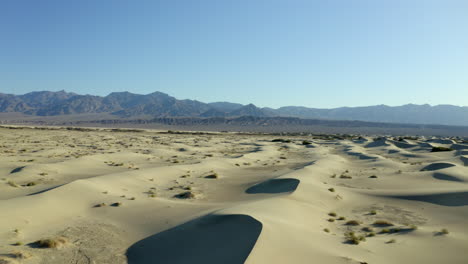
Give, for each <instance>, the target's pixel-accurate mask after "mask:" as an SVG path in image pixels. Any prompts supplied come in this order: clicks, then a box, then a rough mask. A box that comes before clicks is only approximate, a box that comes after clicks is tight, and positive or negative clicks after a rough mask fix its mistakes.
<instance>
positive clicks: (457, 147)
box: [450, 144, 468, 150]
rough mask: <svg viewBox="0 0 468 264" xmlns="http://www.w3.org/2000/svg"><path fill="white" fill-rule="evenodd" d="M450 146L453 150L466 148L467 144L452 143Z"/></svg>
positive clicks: (467, 147) (467, 148)
mask: <svg viewBox="0 0 468 264" xmlns="http://www.w3.org/2000/svg"><path fill="white" fill-rule="evenodd" d="M450 148H452V149H454V150H468V145H464V144H453V145H451V146H450Z"/></svg>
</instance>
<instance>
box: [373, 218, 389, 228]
mask: <svg viewBox="0 0 468 264" xmlns="http://www.w3.org/2000/svg"><path fill="white" fill-rule="evenodd" d="M373 225H374V226H380V227H387V226H393V223H391V222H389V221H386V220H377V221H375V222H374V223H373Z"/></svg>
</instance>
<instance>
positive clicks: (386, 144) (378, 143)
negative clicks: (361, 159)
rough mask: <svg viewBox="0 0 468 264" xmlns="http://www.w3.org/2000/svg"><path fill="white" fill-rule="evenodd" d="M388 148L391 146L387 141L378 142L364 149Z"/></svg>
mask: <svg viewBox="0 0 468 264" xmlns="http://www.w3.org/2000/svg"><path fill="white" fill-rule="evenodd" d="M387 146H390V144H388V143H387V141H386V140H376V141H373V142H371V143H369V144H367V145H365V146H364V147H365V148H377V147H387Z"/></svg>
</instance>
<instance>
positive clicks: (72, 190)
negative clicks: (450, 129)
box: [0, 128, 468, 264]
mask: <svg viewBox="0 0 468 264" xmlns="http://www.w3.org/2000/svg"><path fill="white" fill-rule="evenodd" d="M0 136H1V137H0V138H1V139H2V141H1V143H0V156H1V163H0V173H1V174H2V177H0V211H1V212H3V213H2V217H0V227H1V229H0V241H1V243H0V263H31V264H36V263H47V264H59V263H60V264H62V263H117V264H119V263H138V264H140V263H187V262H190V263H254V264H258V263H265V264H267V263H268V264H276V263H278V264H279V263H311V262H317V263H382V264H387V263H388V264H390V263H417V264H419V263H421V264H423V263H424V264H427V263H455V264H465V263H466V260H467V259H468V252H467V251H466V245H467V244H468V229H467V228H466V218H467V217H468V203H467V201H468V184H467V183H468V177H467V175H468V168H467V167H466V166H467V164H468V159H467V158H466V155H465V153H464V152H463V151H464V147H463V144H461V143H457V142H455V141H454V140H453V139H437V138H433V139H431V140H429V141H427V140H426V139H424V138H419V139H418V138H411V139H403V138H400V139H394V138H390V137H388V138H385V137H380V138H375V139H374V138H372V137H355V138H347V139H330V138H326V137H321V136H294V137H293V136H291V137H285V136H283V137H280V138H281V140H278V137H277V136H272V135H254V134H252V135H241V134H234V133H167V131H152V130H148V131H124V132H122V131H120V132H119V131H108V130H105V129H90V130H89V131H88V130H87V131H79V130H67V129H54V130H37V129H32V128H21V129H14V130H13V129H8V128H0ZM304 142H306V143H304ZM309 143H310V144H309ZM434 145H437V146H444V147H452V148H453V149H456V150H455V151H445V152H435V153H434V152H431V150H432V147H433V146H434ZM47 239H48V240H47ZM37 241H42V243H40V242H37ZM44 241H46V242H47V243H46V242H44ZM41 245H49V246H50V247H51V248H48V246H45V248H44V246H41ZM54 247H56V248H54Z"/></svg>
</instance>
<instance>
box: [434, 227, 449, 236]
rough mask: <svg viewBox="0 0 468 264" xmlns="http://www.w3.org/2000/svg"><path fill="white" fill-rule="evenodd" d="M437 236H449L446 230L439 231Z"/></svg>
mask: <svg viewBox="0 0 468 264" xmlns="http://www.w3.org/2000/svg"><path fill="white" fill-rule="evenodd" d="M436 234H437V235H448V234H449V231H448V229H446V228H444V229H441V230H440V231H439V232H437V233H436Z"/></svg>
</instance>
